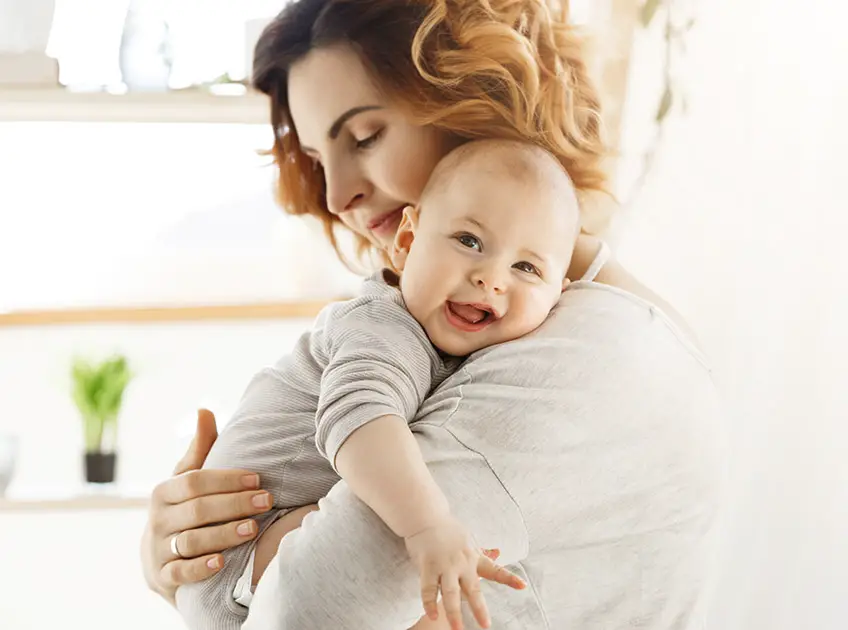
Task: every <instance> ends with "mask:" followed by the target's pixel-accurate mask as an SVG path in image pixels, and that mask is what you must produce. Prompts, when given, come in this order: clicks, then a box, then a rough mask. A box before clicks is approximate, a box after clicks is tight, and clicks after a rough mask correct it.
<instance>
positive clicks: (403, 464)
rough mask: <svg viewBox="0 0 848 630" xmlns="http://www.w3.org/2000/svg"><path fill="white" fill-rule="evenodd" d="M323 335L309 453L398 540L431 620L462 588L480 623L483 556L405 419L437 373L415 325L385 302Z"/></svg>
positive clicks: (454, 602)
mask: <svg viewBox="0 0 848 630" xmlns="http://www.w3.org/2000/svg"><path fill="white" fill-rule="evenodd" d="M325 333H326V340H325V348H326V352H327V357H328V363H327V368H326V369H325V371H324V376H323V378H322V383H321V397H320V402H319V409H318V414H317V415H316V423H317V436H316V444H317V446H318V449H319V451H321V452H322V454H324V455H325V456H326V457H327V458H328V459H329V461H330V462H331V463H332V464H333V466H334V468H335V469H336V470H337V471H338V472H339V474H340V475H341V477H342V479H344V480H345V481H346V482H347V483H348V485H349V486H350V489H351V490H352V492H353V493H354V495H356V496H357V497H358V498H359V499H360V500H361V501H363V502H364V503H365V504H366V505H368V506H369V507H370V508H371V509H372V510H374V512H375V513H376V514H377V516H379V517H380V519H381V520H382V521H383V522H384V523H385V524H386V525H387V526H388V527H389V528H390V529H391V530H392V531H393V532H394V533H395V534H396V535H397V536H399V537H401V538H403V539H404V541H405V543H406V548H407V551H408V552H409V554H410V557H411V558H412V560H413V562H414V563H415V565H416V566H417V568H418V570H419V575H420V579H421V593H422V600H423V602H424V607H425V610H426V612H427V613H428V615H429V616H431V618H435V616H436V612H435V611H436V608H437V600H438V595H439V592H440V590H441V593H442V596H443V598H444V600H445V608H446V610H447V616H448V618H449V619H451V620H458V619H459V618H460V592H461V591H462V592H465V594H466V595H467V596H468V599H469V603H470V604H471V607H472V610H474V612H475V616H476V617H477V620H478V621H479V622H480V625H481V626H483V627H488V625H487V624H488V615H487V613H486V606H485V603H484V601H483V597H482V595H481V594H480V591H479V586H478V579H477V575H478V565H480V564H481V563H485V562H486V559H485V558H484V557H483V556H482V555H481V553H480V551H479V550H478V549H477V548H476V545H475V544H474V543H473V541H472V540H471V537H470V535H469V533H468V531H467V530H466V529H465V527H464V526H463V525H462V524H460V523H459V522H458V521H457V520H456V519H455V518H453V517H452V516H451V513H450V508H449V505H448V502H447V499H446V498H445V496H444V495H443V493H442V491H441V489H440V488H439V486H438V485H437V484H436V482H435V481H434V479H433V477H432V475H431V474H430V472H429V470H428V469H427V466H426V465H425V463H424V458H423V456H422V454H421V451H420V450H419V448H418V444H417V442H416V440H415V439H414V437H413V436H412V432H411V431H410V430H409V427H408V425H407V423H408V422H411V420H412V419H413V417H414V416H415V414H416V412H417V410H418V407H419V406H420V404H421V402H422V401H423V399H424V397H425V396H426V394H427V393H428V391H429V389H430V386H431V384H432V382H433V375H434V374H436V373H437V372H438V371H439V370H440V366H441V362H440V360H439V356H438V354H437V353H436V352H435V351H434V349H433V347H432V346H431V344H430V342H429V340H428V339H427V337H426V335H425V333H424V331H423V330H422V329H421V327H420V326H419V325H418V324H417V322H415V320H413V319H412V317H411V316H410V315H409V314H408V313H407V312H406V311H405V310H404V309H403V308H402V307H401V306H400V305H396V304H393V303H390V302H382V301H375V302H372V303H369V304H366V305H363V306H360V307H359V308H357V309H356V310H354V311H351V312H350V313H348V314H347V315H346V316H345V317H343V318H341V319H339V320H337V321H335V322H333V324H332V325H329V326H328V327H327V329H326V331H325ZM511 583H513V584H515V583H514V582H511Z"/></svg>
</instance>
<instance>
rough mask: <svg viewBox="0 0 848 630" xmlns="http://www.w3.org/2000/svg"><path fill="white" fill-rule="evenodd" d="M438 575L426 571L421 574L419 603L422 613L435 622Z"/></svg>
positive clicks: (437, 612)
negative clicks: (422, 609) (422, 606)
mask: <svg viewBox="0 0 848 630" xmlns="http://www.w3.org/2000/svg"><path fill="white" fill-rule="evenodd" d="M438 601H439V574H438V573H433V572H432V571H429V570H427V569H424V570H423V571H422V572H421V603H422V604H424V613H425V614H426V615H427V617H428V618H430V619H432V620H433V621H435V620H436V619H438V618H439V606H438Z"/></svg>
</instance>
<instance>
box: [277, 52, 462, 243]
mask: <svg viewBox="0 0 848 630" xmlns="http://www.w3.org/2000/svg"><path fill="white" fill-rule="evenodd" d="M288 90H289V92H288V96H289V106H290V108H291V115H292V120H293V122H294V126H295V129H296V130H297V134H298V137H299V139H300V143H301V147H302V149H303V151H304V153H306V154H307V155H309V156H310V157H311V158H312V159H313V160H315V162H316V163H317V164H320V165H321V167H322V168H323V169H324V177H325V181H326V185H327V206H328V208H329V210H330V212H332V213H333V214H335V215H336V216H338V217H339V219H340V220H341V221H342V223H344V224H345V225H346V226H347V227H349V228H350V229H352V230H354V231H355V232H357V233H359V234H361V235H362V236H364V237H365V238H366V239H368V240H369V241H370V242H371V243H372V244H374V245H375V246H377V247H380V248H382V249H388V248H389V247H390V245H391V244H392V242H393V240H394V236H395V232H396V231H397V228H398V225H400V221H401V218H402V216H403V209H404V207H405V206H407V205H415V204H416V203H417V202H418V198H419V197H420V195H421V191H422V190H423V189H424V185H425V184H426V183H427V179H428V178H429V177H430V174H431V173H432V171H433V168H434V167H435V166H436V163H437V162H438V161H439V160H440V159H441V158H442V157H443V156H444V155H445V154H447V153H448V152H449V151H450V150H451V149H452V148H453V147H454V146H455V145H456V142H455V141H454V140H452V139H451V138H449V137H448V136H447V135H446V134H444V133H442V132H440V131H438V130H436V129H435V128H433V127H422V126H418V125H414V124H412V123H411V122H410V121H409V120H408V119H407V118H406V117H405V116H404V115H403V114H402V113H401V112H400V111H399V110H398V109H397V108H396V107H394V106H393V105H392V103H391V102H390V101H389V100H388V98H387V97H386V96H385V95H384V94H382V93H381V91H380V90H379V89H378V87H377V86H376V85H375V84H374V82H373V80H372V79H371V78H370V76H369V75H368V72H367V71H366V69H365V66H363V64H362V62H361V61H360V60H359V57H358V56H357V55H356V53H354V52H353V51H352V50H351V49H349V48H347V47H332V48H323V49H316V50H313V51H311V52H309V53H308V54H307V55H306V56H305V57H304V58H303V59H301V60H300V61H298V62H297V63H295V64H294V65H293V66H292V68H291V71H290V73H289V83H288Z"/></svg>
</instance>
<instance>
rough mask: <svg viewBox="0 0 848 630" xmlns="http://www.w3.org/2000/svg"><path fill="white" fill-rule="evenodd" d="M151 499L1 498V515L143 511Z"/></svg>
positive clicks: (139, 497)
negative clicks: (86, 511) (10, 513)
mask: <svg viewBox="0 0 848 630" xmlns="http://www.w3.org/2000/svg"><path fill="white" fill-rule="evenodd" d="M148 502H149V499H148V498H147V497H141V496H121V495H102V496H101V495H96V494H92V495H78V496H73V495H72V496H67V497H60V496H57V497H54V498H27V499H23V498H21V499H16V498H0V514H3V513H9V512H56V511H79V510H141V509H145V508H147V504H148Z"/></svg>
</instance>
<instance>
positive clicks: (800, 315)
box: [619, 0, 848, 630]
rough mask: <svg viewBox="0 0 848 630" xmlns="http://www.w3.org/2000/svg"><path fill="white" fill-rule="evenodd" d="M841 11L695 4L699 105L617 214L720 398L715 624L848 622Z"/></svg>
mask: <svg viewBox="0 0 848 630" xmlns="http://www.w3.org/2000/svg"><path fill="white" fill-rule="evenodd" d="M840 15H841V10H840V8H839V5H837V4H835V3H832V2H829V1H827V0H810V1H808V2H804V3H800V2H793V3H789V2H787V3H781V2H773V1H766V0H714V1H711V2H701V3H699V5H698V9H697V19H698V25H697V27H696V29H695V31H693V33H692V36H691V38H690V41H689V50H690V53H689V56H688V57H687V59H686V61H685V64H686V65H685V66H684V68H683V69H684V71H685V76H684V84H685V85H686V86H687V88H688V90H689V92H690V110H689V113H688V114H687V115H685V116H683V117H681V118H678V119H676V120H675V121H674V122H673V123H672V124H671V125H670V127H669V129H668V131H667V134H666V141H665V144H664V147H663V150H662V153H661V155H660V158H659V161H658V163H657V168H656V171H655V172H654V174H653V175H652V177H651V179H650V181H649V185H648V187H647V188H646V189H645V190H644V194H643V195H642V196H641V197H640V198H639V199H638V202H637V203H636V205H635V206H634V207H633V208H632V209H631V210H630V211H629V213H628V215H627V216H626V218H625V220H624V221H623V225H622V226H621V228H622V231H621V247H620V249H619V253H620V255H621V257H622V259H623V260H624V261H625V262H626V263H627V265H628V266H629V267H630V268H631V269H632V270H633V271H634V272H635V273H637V274H638V275H640V276H641V277H643V278H645V279H646V280H648V281H649V283H651V284H652V285H654V286H655V287H656V288H657V289H658V290H659V291H660V292H662V293H664V294H665V295H666V296H667V297H668V298H669V299H670V300H671V301H672V302H673V303H675V304H676V305H677V306H678V307H679V308H680V309H681V310H683V311H684V313H685V314H686V315H687V316H688V318H689V320H690V321H691V322H692V323H693V324H694V325H695V327H696V329H697V330H698V332H699V334H700V336H701V338H702V340H703V342H704V345H705V346H706V347H707V349H708V351H709V353H710V354H711V356H712V357H713V360H714V364H715V367H716V377H717V380H718V381H719V382H720V384H721V386H722V389H723V392H724V394H725V397H726V400H727V404H728V410H729V421H730V426H731V435H732V438H733V447H734V452H733V462H732V470H731V480H732V508H733V511H732V513H731V515H730V516H731V518H730V522H729V525H728V538H727V543H726V546H725V549H724V550H723V554H724V555H723V570H722V574H721V581H720V584H719V585H718V591H717V598H716V603H715V606H714V611H715V614H714V620H713V627H715V628H722V629H725V630H766V629H768V630H795V629H798V628H814V629H816V630H837V629H839V628H844V627H845V623H846V622H845V620H846V619H848V586H846V585H848V543H846V537H845V532H846V531H848V464H846V460H845V457H844V452H845V444H846V443H848V428H846V424H845V420H846V418H848V396H846V388H845V384H846V383H848V333H846V330H845V328H844V323H845V322H846V321H848V297H846V292H845V287H846V279H845V278H846V273H848V248H846V246H845V238H846V233H848V212H846V210H848V204H847V203H846V197H845V173H844V169H845V166H846V165H848V161H846V157H845V152H846V149H848V121H846V118H845V112H846V111H848V72H846V69H845V68H846V63H848V43H846V39H845V37H844V34H843V33H842V27H841V25H842V24H843V21H842V20H841V19H840ZM641 46H642V47H641V48H640V49H639V55H640V56H639V57H638V58H637V72H636V73H635V74H634V75H633V77H632V83H631V94H632V95H633V97H634V103H633V104H632V105H633V106H632V108H631V111H630V118H629V122H630V127H629V130H628V132H629V133H628V138H627V141H628V142H629V143H630V144H629V148H630V150H631V152H632V153H633V154H634V155H635V154H636V153H637V148H638V146H639V142H640V141H641V139H643V138H644V137H646V135H647V128H646V126H645V123H644V121H646V120H650V119H651V117H652V115H653V107H654V105H655V101H654V100H652V99H653V98H655V97H656V92H653V91H652V89H653V87H654V86H655V85H656V81H655V76H654V74H653V69H655V68H656V67H657V66H656V58H655V56H654V54H655V53H654V51H653V50H652V49H651V46H650V45H649V44H648V43H647V42H646V41H644V40H643V41H642V42H641ZM633 163H635V159H634V160H633V161H632V162H631V164H633ZM626 173H627V168H625V174H626Z"/></svg>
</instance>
